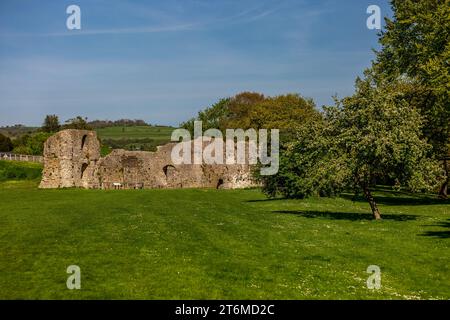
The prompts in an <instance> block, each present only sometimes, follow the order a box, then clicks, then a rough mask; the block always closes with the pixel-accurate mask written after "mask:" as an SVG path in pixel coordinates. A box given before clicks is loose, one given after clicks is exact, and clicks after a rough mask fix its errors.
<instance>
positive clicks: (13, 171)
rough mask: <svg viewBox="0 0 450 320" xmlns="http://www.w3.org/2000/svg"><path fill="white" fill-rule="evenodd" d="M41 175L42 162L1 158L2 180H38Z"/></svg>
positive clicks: (0, 179)
mask: <svg viewBox="0 0 450 320" xmlns="http://www.w3.org/2000/svg"><path fill="white" fill-rule="evenodd" d="M41 176H42V165H41V164H38V163H29V162H17V161H4V160H0V181H6V180H38V179H40V178H41Z"/></svg>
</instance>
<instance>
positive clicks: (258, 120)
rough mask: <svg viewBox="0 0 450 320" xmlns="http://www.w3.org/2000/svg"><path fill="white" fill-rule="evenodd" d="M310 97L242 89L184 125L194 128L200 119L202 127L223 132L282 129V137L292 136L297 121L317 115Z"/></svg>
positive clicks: (187, 127) (190, 128)
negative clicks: (196, 121)
mask: <svg viewBox="0 0 450 320" xmlns="http://www.w3.org/2000/svg"><path fill="white" fill-rule="evenodd" d="M317 114H318V111H317V110H316V109H315V105H314V102H313V101H312V100H311V99H305V98H303V97H302V96H300V95H299V94H286V95H279V96H275V97H266V96H264V95H262V94H260V93H255V92H242V93H239V94H237V95H236V96H234V97H231V98H226V99H221V100H220V101H219V102H217V103H216V104H214V105H212V106H211V107H209V108H206V109H204V110H203V111H200V112H199V113H198V116H197V117H196V118H194V119H191V120H189V121H187V122H185V123H182V124H181V126H182V127H184V128H186V129H188V130H190V131H191V132H192V131H193V128H194V121H195V120H200V121H202V123H203V129H204V130H206V129H210V128H216V129H219V130H221V131H223V132H225V130H226V129H237V128H241V129H244V130H245V129H249V128H254V129H256V130H258V129H263V128H264V129H280V132H281V135H282V140H284V141H286V140H290V139H292V137H293V132H294V130H293V129H294V128H295V126H296V125H297V124H298V123H301V122H304V121H305V120H306V119H308V118H309V117H312V116H315V115H317Z"/></svg>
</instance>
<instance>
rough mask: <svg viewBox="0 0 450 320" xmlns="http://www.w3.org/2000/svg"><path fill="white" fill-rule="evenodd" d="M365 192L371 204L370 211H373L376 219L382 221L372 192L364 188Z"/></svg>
mask: <svg viewBox="0 0 450 320" xmlns="http://www.w3.org/2000/svg"><path fill="white" fill-rule="evenodd" d="M363 191H364V195H365V196H366V199H367V201H368V202H369V204H370V209H372V213H373V217H374V219H375V220H381V214H380V210H378V207H377V204H376V203H375V200H374V199H373V196H372V193H371V192H370V190H369V188H368V187H366V186H364V187H363Z"/></svg>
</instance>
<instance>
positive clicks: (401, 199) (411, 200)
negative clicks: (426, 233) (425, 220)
mask: <svg viewBox="0 0 450 320" xmlns="http://www.w3.org/2000/svg"><path fill="white" fill-rule="evenodd" d="M341 197H342V198H344V199H347V200H351V201H354V202H367V200H366V198H364V197H363V196H356V197H355V196H354V195H351V194H343V195H342V196H341ZM374 198H375V202H376V203H377V204H386V205H391V206H402V205H408V206H414V205H415V206H423V205H433V204H442V205H445V204H450V200H443V199H438V198H432V197H427V196H417V197H413V196H399V195H392V196H378V195H376V194H375V195H374Z"/></svg>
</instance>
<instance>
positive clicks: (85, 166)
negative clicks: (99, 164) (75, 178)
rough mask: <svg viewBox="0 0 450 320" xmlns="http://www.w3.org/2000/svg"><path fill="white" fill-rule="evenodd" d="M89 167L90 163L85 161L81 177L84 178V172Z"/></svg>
mask: <svg viewBox="0 0 450 320" xmlns="http://www.w3.org/2000/svg"><path fill="white" fill-rule="evenodd" d="M87 167H88V164H87V163H83V164H82V165H81V179H83V177H84V172H85V171H86V169H87Z"/></svg>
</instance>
